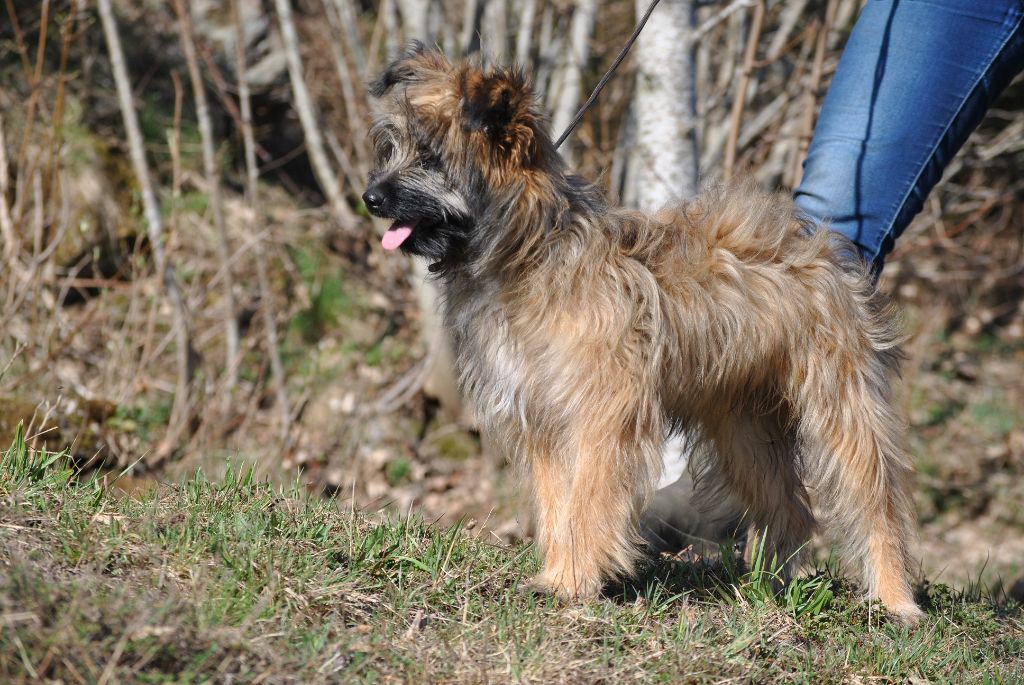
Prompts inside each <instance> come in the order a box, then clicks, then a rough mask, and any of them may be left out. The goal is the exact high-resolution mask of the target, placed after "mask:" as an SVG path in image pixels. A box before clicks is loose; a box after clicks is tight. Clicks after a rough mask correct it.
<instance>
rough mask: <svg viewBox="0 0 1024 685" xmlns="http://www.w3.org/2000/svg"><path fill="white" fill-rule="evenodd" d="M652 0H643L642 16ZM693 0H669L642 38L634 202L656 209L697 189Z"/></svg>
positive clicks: (638, 56) (635, 110) (638, 46)
mask: <svg viewBox="0 0 1024 685" xmlns="http://www.w3.org/2000/svg"><path fill="white" fill-rule="evenodd" d="M648 4H649V2H648V0H637V3H636V10H637V16H641V15H642V14H643V12H644V11H646V9H647V6H648ZM694 19H695V14H694V3H693V2H692V0H663V1H662V3H661V4H660V5H658V7H657V8H656V9H655V11H654V14H653V15H652V16H651V21H649V22H648V24H647V26H646V27H645V28H644V31H643V33H641V34H640V38H639V39H638V40H637V43H636V48H635V49H636V64H637V74H636V95H635V97H634V100H633V113H634V116H635V118H636V141H635V143H636V144H635V146H634V148H633V155H634V158H635V159H634V163H633V165H632V171H633V173H632V174H631V179H630V181H629V184H630V185H631V186H632V190H633V192H632V193H631V194H630V195H631V198H632V200H633V202H635V204H636V205H637V206H638V207H640V208H641V209H644V210H648V211H654V210H657V209H659V208H660V207H663V206H664V205H666V204H668V203H670V202H678V201H680V200H685V199H688V198H690V197H692V196H693V195H695V194H696V192H697V186H698V178H697V160H698V153H697V135H696V120H697V114H696V105H697V99H696V91H695V82H694V79H695V77H696V70H695V60H694V45H693V30H694Z"/></svg>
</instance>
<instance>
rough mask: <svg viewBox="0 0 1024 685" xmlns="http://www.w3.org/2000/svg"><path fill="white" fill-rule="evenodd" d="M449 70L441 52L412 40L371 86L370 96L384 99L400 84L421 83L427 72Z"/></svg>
mask: <svg viewBox="0 0 1024 685" xmlns="http://www.w3.org/2000/svg"><path fill="white" fill-rule="evenodd" d="M449 68H450V65H449V64H448V60H447V59H445V57H444V55H442V54H441V53H440V52H438V51H437V50H433V49H431V48H428V47H427V46H426V45H424V44H423V43H421V42H420V41H418V40H411V41H409V43H408V44H406V46H405V50H404V51H403V52H402V54H401V55H400V56H399V57H398V59H396V60H395V61H394V62H392V63H391V64H390V65H388V68H387V69H385V70H384V73H383V74H381V75H380V78H378V79H377V80H376V81H374V82H373V83H371V84H370V95H372V96H373V97H375V98H379V97H384V95H385V94H387V92H388V91H389V90H391V89H392V88H393V87H394V86H396V85H398V84H401V83H410V82H413V81H419V80H420V79H421V77H422V75H423V74H424V73H425V72H428V71H433V72H436V71H445V70H447V69H449Z"/></svg>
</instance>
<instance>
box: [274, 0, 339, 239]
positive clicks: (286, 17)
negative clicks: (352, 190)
mask: <svg viewBox="0 0 1024 685" xmlns="http://www.w3.org/2000/svg"><path fill="white" fill-rule="evenodd" d="M274 7H275V8H276V9H277V18H278V21H279V22H280V25H281V36H282V37H283V38H284V47H285V54H286V55H287V58H288V75H289V77H290V79H291V83H292V96H293V97H294V98H295V101H294V104H295V109H296V111H297V112H298V115H299V121H300V122H301V123H302V133H303V135H304V136H305V139H306V152H307V153H308V154H309V160H310V162H311V163H312V165H313V171H314V173H315V174H316V177H317V181H319V183H320V188H321V189H322V190H323V191H324V195H326V196H327V202H328V204H330V206H331V211H332V212H333V213H334V217H335V219H337V220H338V221H339V222H341V223H342V225H344V226H345V227H347V228H351V227H353V226H354V225H355V224H356V223H357V222H358V219H357V218H356V215H355V213H354V212H353V211H352V210H351V209H350V208H349V206H348V205H347V204H346V203H345V200H344V198H343V197H342V195H341V189H340V188H339V187H338V178H337V176H335V174H334V170H333V169H332V168H331V165H330V162H329V161H328V159H327V153H326V152H325V150H324V142H323V138H322V137H321V136H320V125H319V123H318V121H317V116H316V114H315V112H314V108H313V100H312V98H311V97H310V95H309V90H308V89H307V88H306V80H305V77H304V76H303V73H302V58H301V57H300V56H299V38H298V35H297V33H296V31H295V22H294V21H293V20H292V7H291V1H290V0H274Z"/></svg>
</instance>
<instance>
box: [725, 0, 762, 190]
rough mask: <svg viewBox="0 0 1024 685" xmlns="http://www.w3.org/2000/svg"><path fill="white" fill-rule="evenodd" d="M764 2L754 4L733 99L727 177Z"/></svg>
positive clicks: (728, 176)
mask: <svg viewBox="0 0 1024 685" xmlns="http://www.w3.org/2000/svg"><path fill="white" fill-rule="evenodd" d="M764 4H765V3H764V0H758V3H757V4H756V5H755V6H754V20H753V22H752V23H751V26H750V34H749V35H748V36H747V49H746V52H744V54H743V70H742V72H741V74H740V80H739V83H737V84H736V93H735V97H734V99H733V101H732V116H731V117H730V124H729V138H728V140H727V141H726V143H725V162H724V163H723V165H722V175H723V176H724V177H725V178H727V179H728V178H731V177H732V174H733V167H735V165H736V143H737V141H738V140H739V136H740V125H741V124H742V123H743V108H744V107H745V106H746V104H747V84H748V83H749V82H750V74H751V73H752V72H753V71H754V58H755V57H756V56H757V44H758V42H760V40H761V28H762V27H763V26H764V9H765V7H764Z"/></svg>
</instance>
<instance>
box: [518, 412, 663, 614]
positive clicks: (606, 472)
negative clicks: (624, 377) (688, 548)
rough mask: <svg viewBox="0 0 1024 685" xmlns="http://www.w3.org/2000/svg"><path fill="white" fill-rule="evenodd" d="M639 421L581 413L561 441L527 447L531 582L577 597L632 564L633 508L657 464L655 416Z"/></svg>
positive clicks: (623, 572) (595, 589) (635, 543)
mask: <svg viewBox="0 0 1024 685" xmlns="http://www.w3.org/2000/svg"><path fill="white" fill-rule="evenodd" d="M618 399H619V400H620V401H621V399H622V398H621V397H620V398H618ZM594 400H595V398H593V397H591V403H590V406H591V407H593V406H594V405H595V404H596V403H595V402H594ZM614 405H615V406H618V407H620V408H621V407H622V404H621V403H620V402H615V403H614ZM648 423H653V422H648ZM642 424H643V422H642V421H639V420H637V416H636V415H635V414H628V413H627V414H625V415H624V414H616V415H614V416H588V417H581V422H580V425H577V426H574V427H573V428H572V429H571V430H570V431H569V436H568V437H569V438H570V439H569V440H567V441H566V442H564V443H563V444H562V449H559V450H557V451H550V452H549V451H543V452H540V453H534V454H531V455H530V464H529V468H530V474H531V477H532V481H533V486H534V493H535V498H536V504H537V532H536V535H537V545H538V548H539V549H540V551H541V554H542V557H543V562H544V566H543V570H542V571H541V572H540V574H539V575H538V576H537V577H536V578H535V579H534V581H533V586H534V588H536V589H540V590H543V591H548V592H554V593H555V594H557V595H559V596H561V597H563V598H566V599H579V598H585V597H591V596H594V595H596V594H597V593H598V592H599V591H600V590H601V587H602V586H603V585H604V583H605V582H606V581H607V580H609V579H611V578H614V577H618V576H623V575H628V574H629V573H631V572H632V570H633V565H634V562H635V560H636V557H637V554H638V547H639V545H640V544H641V543H640V539H639V537H638V534H637V525H636V524H637V518H638V514H639V511H640V509H641V508H642V506H643V505H644V503H645V502H646V499H647V497H648V496H649V493H650V491H651V490H652V488H653V483H654V481H655V480H656V479H657V468H658V466H659V465H660V461H659V460H658V449H657V448H658V445H659V444H660V436H661V428H660V423H659V424H658V425H657V426H654V425H647V426H643V425H642ZM638 429H639V430H638Z"/></svg>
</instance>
